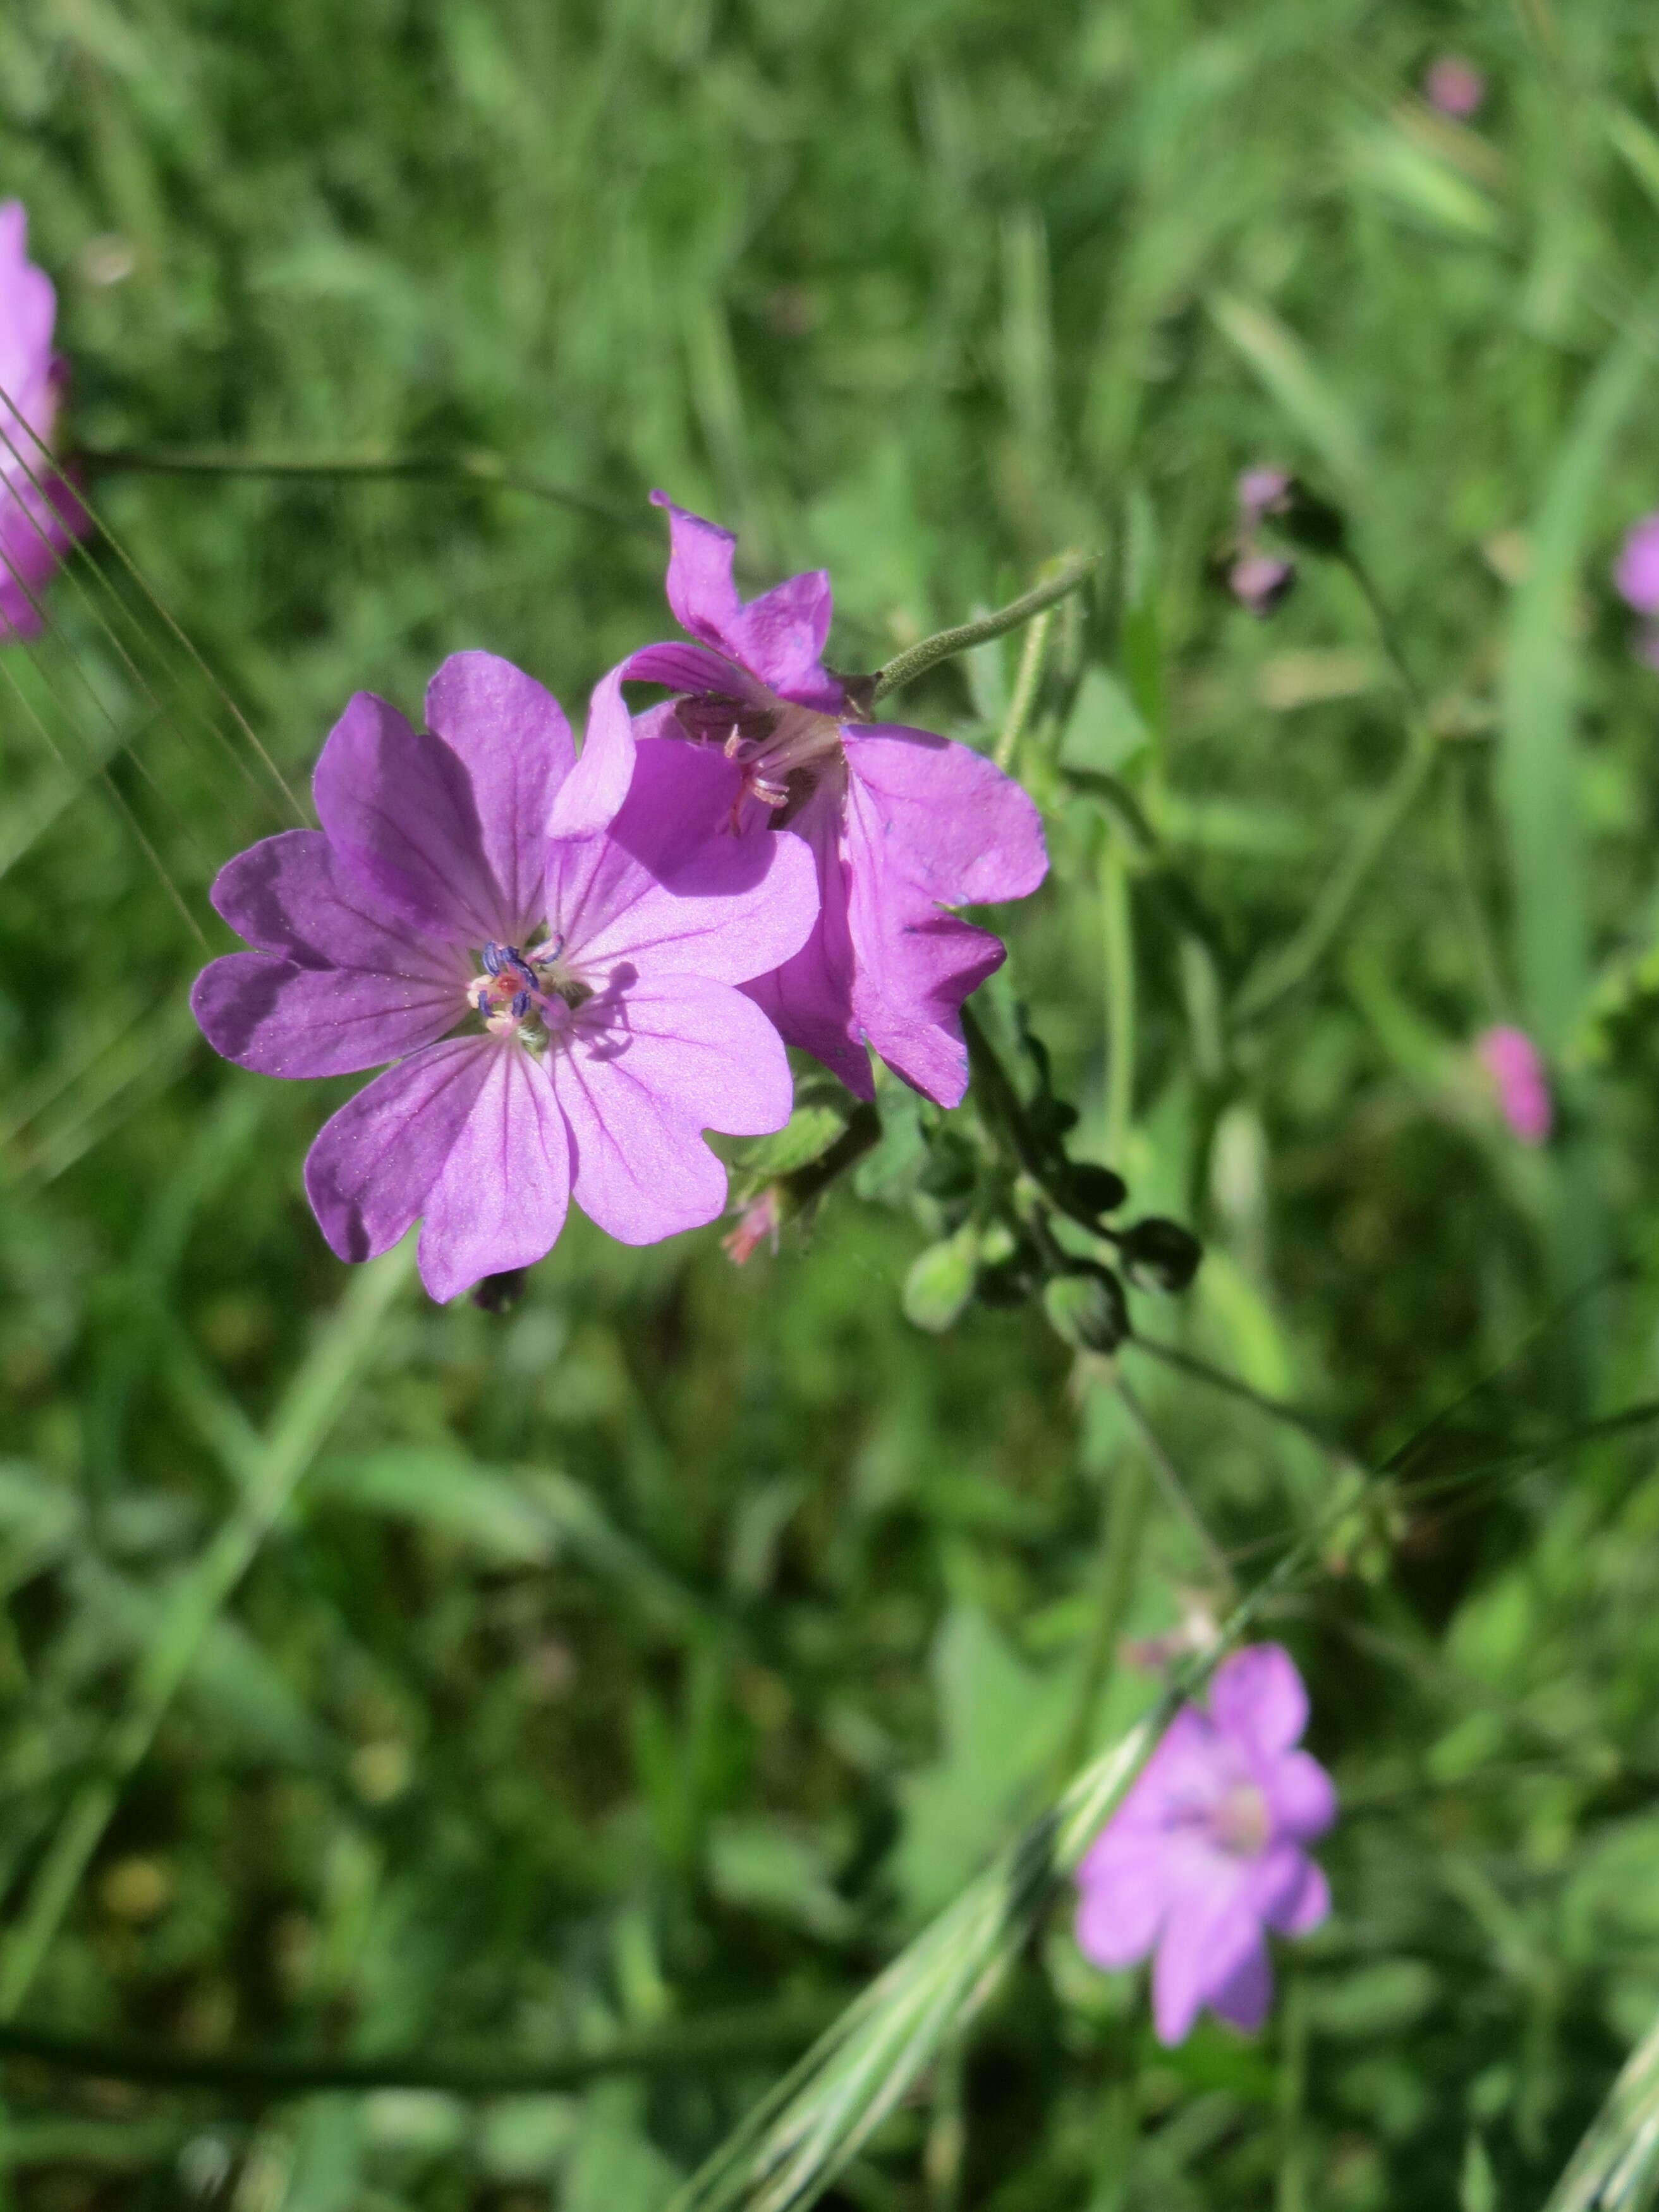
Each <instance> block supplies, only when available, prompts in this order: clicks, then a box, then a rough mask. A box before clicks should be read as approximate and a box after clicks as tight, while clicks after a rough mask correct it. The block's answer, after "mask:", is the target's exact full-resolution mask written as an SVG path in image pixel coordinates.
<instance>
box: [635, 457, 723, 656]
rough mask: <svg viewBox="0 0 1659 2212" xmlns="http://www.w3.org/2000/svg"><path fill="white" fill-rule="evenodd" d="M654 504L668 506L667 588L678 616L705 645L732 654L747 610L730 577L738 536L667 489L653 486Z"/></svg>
mask: <svg viewBox="0 0 1659 2212" xmlns="http://www.w3.org/2000/svg"><path fill="white" fill-rule="evenodd" d="M651 504H652V505H653V507H665V508H666V509H667V511H668V544H669V555H668V580H667V585H666V589H667V592H668V604H669V605H670V606H671V608H672V609H673V611H674V619H675V621H676V622H677V623H678V624H679V626H680V628H681V629H689V630H690V633H691V635H692V636H693V637H700V638H701V639H702V641H703V643H704V644H705V645H712V646H714V647H715V648H716V649H717V651H719V652H721V653H726V655H727V657H728V658H733V659H734V658H735V657H736V656H735V655H734V654H733V653H732V648H731V645H730V644H728V642H727V641H728V638H731V637H732V634H733V633H734V631H735V629H736V627H737V623H738V616H739V615H740V614H741V613H742V611H743V602H742V600H741V599H738V587H737V586H736V585H735V584H734V583H733V582H732V556H733V555H734V554H735V553H736V551H737V550H738V541H737V539H736V538H734V537H733V536H732V533H731V532H730V531H729V530H719V529H717V528H716V527H715V526H714V524H713V523H712V522H705V521H704V520H702V516H701V515H697V514H692V513H688V511H687V510H686V509H685V508H684V507H676V506H675V504H674V502H673V501H672V500H671V499H670V498H669V496H668V495H667V494H666V493H665V492H660V491H653V493H652V495H651Z"/></svg>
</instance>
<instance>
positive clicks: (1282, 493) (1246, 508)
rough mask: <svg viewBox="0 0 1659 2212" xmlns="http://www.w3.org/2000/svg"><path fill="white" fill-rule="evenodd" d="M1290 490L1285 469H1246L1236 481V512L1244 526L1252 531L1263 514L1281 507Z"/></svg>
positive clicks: (1288, 474)
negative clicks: (1242, 520)
mask: <svg viewBox="0 0 1659 2212" xmlns="http://www.w3.org/2000/svg"><path fill="white" fill-rule="evenodd" d="M1290 489H1291V477H1290V471H1288V470H1287V469H1273V468H1262V467H1257V468H1252V469H1246V470H1245V471H1243V474H1242V475H1241V476H1240V477H1239V479H1238V510H1239V513H1241V514H1242V515H1243V518H1244V521H1245V525H1246V526H1247V527H1248V528H1249V529H1254V528H1255V526H1256V524H1257V523H1258V522H1260V521H1261V518H1262V516H1263V515H1264V514H1271V513H1273V510H1274V509H1275V508H1276V507H1279V506H1282V505H1283V503H1284V501H1285V499H1286V498H1287V497H1288V495H1289V493H1290Z"/></svg>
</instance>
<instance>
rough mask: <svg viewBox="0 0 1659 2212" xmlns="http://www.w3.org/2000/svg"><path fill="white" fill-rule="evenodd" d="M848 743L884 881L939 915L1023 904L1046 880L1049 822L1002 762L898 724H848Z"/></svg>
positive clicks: (866, 831)
mask: <svg viewBox="0 0 1659 2212" xmlns="http://www.w3.org/2000/svg"><path fill="white" fill-rule="evenodd" d="M845 742H846V746H847V767H848V775H850V776H852V778H853V779H854V781H855V782H856V783H857V784H858V785H859V786H860V792H861V794H862V799H863V805H862V806H861V809H860V811H861V814H862V817H863V821H864V834H865V836H866V839H867V840H868V841H869V842H870V844H871V846H872V848H875V849H877V850H878V852H879V854H880V865H881V866H882V868H883V870H884V872H887V873H890V874H896V875H900V876H902V877H903V878H905V879H906V881H908V882H909V883H912V884H915V885H916V886H917V888H918V889H919V890H923V891H925V892H926V893H927V896H929V897H930V898H933V899H937V900H938V901H939V903H940V905H941V906H982V905H985V904H987V903H988V902H990V901H992V900H994V899H1014V898H1024V897H1025V896H1027V895H1028V894H1029V893H1030V892H1031V891H1034V890H1036V887H1037V885H1038V884H1040V883H1041V882H1042V878H1043V877H1044V876H1045V875H1046V874H1047V873H1048V848H1047V846H1046V845H1045V843H1044V842H1043V836H1042V816H1041V815H1040V814H1039V813H1038V811H1037V810H1036V805H1035V803H1034V802H1033V801H1032V799H1031V798H1030V795H1029V793H1026V792H1024V791H1023V790H1022V789H1021V788H1020V787H1019V785H1018V784H1017V783H1016V782H1014V781H1013V780H1012V777H1010V776H1006V775H1004V774H1003V772H1002V770H1001V769H1000V768H999V767H998V766H997V765H996V763H995V762H994V761H990V760H987V759H986V757H985V756H984V755H983V753H976V752H975V751H974V750H973V749H972V748H971V747H970V746H968V745H963V744H957V743H956V742H955V741H954V740H953V739H951V738H939V737H935V736H933V734H932V732H929V731H927V730H911V729H906V728H902V727H901V726H898V725H896V724H885V723H878V724H872V725H871V726H868V727H864V726H860V725H859V724H856V723H853V724H849V725H848V727H847V731H846V738H845Z"/></svg>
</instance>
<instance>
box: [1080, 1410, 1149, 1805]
mask: <svg viewBox="0 0 1659 2212" xmlns="http://www.w3.org/2000/svg"><path fill="white" fill-rule="evenodd" d="M1151 1487H1152V1486H1151V1482H1150V1480H1149V1468H1148V1466H1147V1462H1146V1455H1145V1453H1144V1452H1139V1451H1128V1452H1126V1453H1125V1454H1124V1455H1123V1456H1122V1458H1121V1460H1120V1461H1119V1462H1118V1464H1117V1467H1116V1468H1115V1471H1114V1473H1113V1474H1112V1476H1111V1477H1110V1478H1109V1480H1108V1482H1107V1485H1106V1495H1105V1498H1104V1501H1103V1506H1102V1510H1101V1516H1100V1544H1099V1548H1098V1551H1097V1580H1096V1586H1095V1587H1096V1595H1095V1611H1094V1619H1093V1620H1092V1621H1091V1624H1090V1628H1089V1641H1088V1644H1087V1645H1086V1646H1085V1650H1084V1654H1083V1673H1082V1676H1081V1678H1080V1680H1079V1683H1078V1692H1077V1703H1076V1705H1075V1706H1074V1707H1073V1712H1072V1724H1071V1726H1070V1728H1069V1729H1067V1730H1066V1741H1065V1743H1064V1745H1063V1746H1062V1747H1061V1750H1060V1773H1061V1774H1062V1775H1071V1774H1075V1773H1076V1771H1077V1770H1078V1768H1079V1766H1080V1765H1082V1764H1083V1761H1084V1760H1085V1759H1086V1758H1087V1757H1088V1754H1089V1752H1090V1749H1091V1746H1092V1745H1093V1742H1094V1739H1095V1722H1096V1717H1097V1715H1098V1713H1099V1711H1100V1700H1101V1698H1102V1696H1103V1693H1104V1691H1105V1688H1106V1685H1107V1683H1108V1682H1109V1680H1110V1679H1111V1673H1112V1668H1113V1665H1114V1663H1115V1661H1116V1658H1117V1644H1118V1638H1119V1637H1120V1636H1121V1634H1122V1632H1123V1622H1124V1617H1125V1615H1126V1614H1127V1612H1128V1609H1129V1594H1130V1591H1131V1589H1132V1588H1133V1583H1134V1573H1135V1567H1136V1565H1137V1563H1138V1561H1139V1557H1140V1537H1141V1531H1142V1529H1143V1528H1145V1526H1146V1505H1147V1500H1148V1498H1149V1496H1150V1494H1151Z"/></svg>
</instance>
